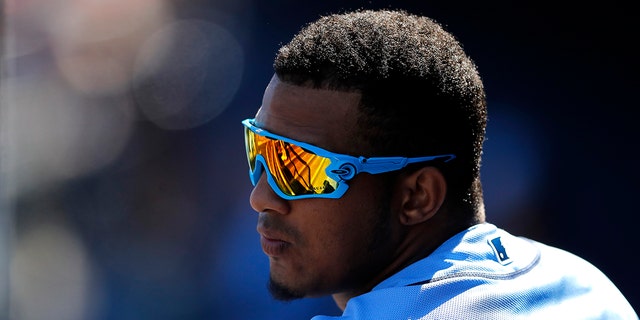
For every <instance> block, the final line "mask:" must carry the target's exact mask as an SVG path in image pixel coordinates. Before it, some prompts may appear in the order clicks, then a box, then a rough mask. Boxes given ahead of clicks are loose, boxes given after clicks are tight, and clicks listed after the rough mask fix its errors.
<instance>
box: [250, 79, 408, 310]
mask: <svg viewBox="0 0 640 320" xmlns="http://www.w3.org/2000/svg"><path fill="white" fill-rule="evenodd" d="M359 101H360V94H358V93H351V92H337V91H330V90H320V89H310V88H305V87H299V86H293V85H290V84H286V83H282V82H280V81H279V80H277V78H275V77H274V79H272V81H271V83H270V84H269V86H268V87H267V89H266V91H265V94H264V98H263V101H262V106H261V108H260V110H259V111H258V113H257V115H256V122H255V124H256V125H257V126H258V127H261V128H263V129H266V130H268V131H270V132H272V133H275V134H279V135H282V136H285V137H288V138H291V139H295V140H298V141H302V142H306V143H309V144H312V145H316V146H318V147H321V148H324V149H327V150H330V151H333V152H338V153H345V154H351V155H356V156H357V155H359V154H358V150H359V147H358V146H356V145H353V144H351V143H350V141H352V140H351V138H350V134H352V132H353V130H354V128H355V123H356V119H357V105H358V103H359ZM389 190H390V189H389V187H387V186H385V185H383V179H382V178H381V177H379V176H373V175H369V174H360V175H357V176H356V177H355V178H354V179H352V180H351V181H349V189H348V190H347V192H346V193H345V194H344V196H342V197H341V198H340V199H302V200H293V201H287V200H284V199H282V198H280V197H279V196H278V195H277V194H276V193H275V192H274V191H273V190H272V189H271V188H270V186H269V184H268V183H267V181H266V176H265V175H264V174H263V175H262V177H261V178H260V180H259V182H258V183H257V184H256V186H255V188H254V190H253V192H252V193H251V198H250V202H251V206H252V207H253V209H254V210H256V211H257V212H258V213H259V218H258V226H257V230H258V232H259V233H260V241H261V245H262V248H263V251H264V252H265V254H266V255H267V256H268V257H269V264H270V278H271V280H270V289H271V292H272V294H273V295H274V297H276V298H278V299H283V300H288V299H293V298H301V297H305V296H319V295H326V294H333V293H338V292H360V291H362V290H368V289H370V286H371V285H372V283H371V281H372V280H373V279H376V278H377V277H378V275H379V273H380V272H382V268H383V267H384V266H385V265H387V264H389V263H390V260H391V258H392V257H393V247H394V244H393V243H394V242H395V241H397V240H394V239H396V238H397V237H395V236H394V234H396V232H395V230H398V229H397V226H398V223H397V222H396V220H397V219H394V218H393V216H392V213H391V212H390V205H389V203H388V200H387V199H388V197H389V196H390V195H389V194H387V193H388V191H389Z"/></svg>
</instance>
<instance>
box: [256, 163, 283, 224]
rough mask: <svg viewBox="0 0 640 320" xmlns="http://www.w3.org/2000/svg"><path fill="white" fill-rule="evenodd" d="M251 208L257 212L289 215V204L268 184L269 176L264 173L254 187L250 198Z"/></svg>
mask: <svg viewBox="0 0 640 320" xmlns="http://www.w3.org/2000/svg"><path fill="white" fill-rule="evenodd" d="M249 203H250V204H251V208H253V210H255V211H256V212H266V211H270V212H276V213H280V214H287V213H289V203H288V202H287V200H285V199H283V198H281V197H280V196H278V195H277V194H276V193H275V192H274V191H273V189H271V186H270V185H269V183H268V182H267V176H266V175H265V174H264V173H263V174H262V175H261V176H260V179H259V180H258V182H257V183H256V185H255V186H254V187H253V190H252V191H251V195H250V197H249Z"/></svg>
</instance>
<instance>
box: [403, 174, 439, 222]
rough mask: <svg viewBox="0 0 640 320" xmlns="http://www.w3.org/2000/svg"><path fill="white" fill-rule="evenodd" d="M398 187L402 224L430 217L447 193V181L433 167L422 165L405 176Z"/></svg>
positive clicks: (422, 220) (425, 219)
mask: <svg viewBox="0 0 640 320" xmlns="http://www.w3.org/2000/svg"><path fill="white" fill-rule="evenodd" d="M400 188H401V190H400V192H401V200H402V210H401V212H400V222H401V223H402V224H404V225H415V224H418V223H421V222H424V221H427V220H429V219H431V218H432V217H433V216H434V215H435V214H436V212H438V210H439V209H440V207H441V206H442V203H443V202H444V198H445V196H446V194H447V182H446V181H445V179H444V176H443V175H442V173H441V172H440V170H438V169H437V168H435V167H423V168H421V169H419V170H417V171H415V172H412V173H411V174H410V175H407V176H405V177H404V178H403V179H402V181H401V182H400Z"/></svg>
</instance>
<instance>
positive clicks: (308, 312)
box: [0, 0, 640, 320]
mask: <svg viewBox="0 0 640 320" xmlns="http://www.w3.org/2000/svg"><path fill="white" fill-rule="evenodd" d="M0 3H1V5H2V12H3V14H2V16H1V25H0V30H1V31H2V43H1V49H2V60H1V65H0V67H1V69H0V71H1V72H2V75H1V77H0V81H1V82H0V103H1V104H0V319H10V320H30V319H47V320H56V319H60V320H76V319H91V320H93V319H95V320H111V319H114V320H115V319H118V320H127V319H154V320H169V319H196V320H198V319H308V318H310V317H311V316H312V315H315V314H327V315H337V314H339V311H338V309H337V308H336V307H335V306H334V304H333V301H332V300H331V299H330V298H329V297H326V298H316V299H305V300H301V301H295V302H290V303H282V302H276V301H273V300H272V299H271V297H270V296H269V294H268V292H267V290H266V287H265V284H266V279H267V275H268V261H267V258H266V257H265V256H264V255H263V254H262V250H261V249H260V245H259V241H258V235H257V233H256V232H255V225H256V220H257V219H256V215H255V213H254V212H253V211H252V209H251V208H250V206H249V204H248V197H249V193H250V191H251V185H250V182H249V179H248V176H247V170H248V169H247V166H246V160H245V156H244V145H243V136H242V128H241V124H240V121H241V120H242V119H244V118H248V117H252V116H253V115H254V113H255V111H256V110H257V108H258V106H259V104H260V102H261V98H262V93H263V90H264V87H265V86H266V84H267V83H268V81H269V79H270V77H271V74H272V68H271V64H272V60H273V57H274V55H275V52H276V50H277V49H278V47H279V46H280V45H281V44H283V43H285V42H287V41H288V40H289V39H290V38H291V36H292V35H293V34H294V33H295V32H297V31H298V30H299V29H300V28H301V27H302V25H303V24H305V23H307V22H308V21H311V20H314V19H316V18H318V17H319V16H320V15H324V14H327V13H331V12H340V11H345V10H349V9H356V8H382V7H390V8H404V9H408V10H410V11H412V12H414V13H418V14H425V15H427V16H430V17H432V18H435V19H436V20H438V21H439V22H441V23H442V24H443V25H444V26H445V28H446V29H447V30H449V31H451V32H452V33H453V34H454V35H455V36H456V37H458V39H460V40H461V42H462V43H463V45H464V47H465V49H466V50H467V52H468V53H469V54H470V56H471V57H472V59H473V60H475V62H476V63H477V64H478V66H479V69H480V73H481V75H482V77H483V79H484V81H485V84H486V89H487V94H488V100H489V125H488V140H487V142H486V150H485V158H484V164H483V169H482V172H483V183H484V186H485V195H486V207H487V214H488V219H489V221H490V222H493V223H496V224H498V225H501V226H503V227H505V228H506V229H508V230H510V231H512V232H513V233H516V234H520V235H523V236H527V237H531V238H534V239H537V240H540V241H543V242H546V243H548V244H551V245H555V246H558V247H561V248H564V249H567V250H569V251H572V252H574V253H577V254H578V255H580V256H582V257H584V258H586V259H587V260H589V261H591V262H592V263H593V264H595V265H596V266H598V267H599V268H601V269H602V270H603V271H604V272H605V273H606V274H607V275H608V276H609V277H610V278H611V279H612V280H613V281H614V282H615V283H616V284H617V285H618V286H619V288H620V289H621V291H622V292H623V293H624V294H625V295H626V296H627V297H628V299H629V300H630V302H631V303H632V304H633V305H634V307H635V308H636V310H638V306H639V304H640V280H638V277H637V265H636V264H634V262H633V261H635V260H636V258H637V254H638V252H639V249H638V246H639V245H640V241H639V240H638V237H637V234H636V232H637V229H636V228H637V226H638V222H639V221H640V219H639V218H638V215H639V213H640V212H638V209H637V199H638V197H639V194H640V188H639V187H638V183H639V181H640V179H639V178H640V175H639V174H638V173H639V166H638V164H637V162H636V161H637V157H636V149H637V147H638V146H639V145H640V144H639V143H638V141H639V140H638V139H639V138H640V134H639V133H638V131H637V124H636V123H637V117H638V116H639V115H640V112H639V111H638V100H637V96H638V89H637V88H638V86H639V85H640V83H639V82H640V81H639V80H638V79H639V77H638V71H640V70H638V66H639V63H638V49H637V46H636V45H635V42H636V41H637V31H638V27H637V23H635V22H634V18H635V14H633V15H632V12H635V11H634V10H632V9H631V7H630V4H628V5H623V4H622V3H616V2H615V1H609V2H596V3H593V5H587V4H586V3H580V4H579V5H559V4H558V3H553V4H551V3H544V2H540V1H531V2H514V3H507V2H506V1H505V2H495V1H494V2H487V1H469V2H455V1H448V2H445V1H374V0H370V1H344V0H342V1H338V0H329V1H322V2H320V1H316V2H311V3H304V2H302V1H288V0H287V1H285V0H280V1H278V0H273V1H257V0H216V1H204V0H193V1H178V0H110V1H95V0H94V1H92V0H6V1H4V2H0Z"/></svg>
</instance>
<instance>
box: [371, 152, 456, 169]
mask: <svg viewBox="0 0 640 320" xmlns="http://www.w3.org/2000/svg"><path fill="white" fill-rule="evenodd" d="M455 157H456V156H455V155H453V154H444V155H439V156H431V157H418V158H404V157H373V158H365V157H360V158H358V163H359V167H360V168H359V170H358V171H360V172H368V173H371V174H377V173H383V172H389V171H394V170H399V169H402V168H404V167H405V166H407V165H408V164H411V163H418V162H427V161H433V160H438V159H442V158H445V159H444V161H445V162H448V161H450V160H452V159H454V158H455Z"/></svg>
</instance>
